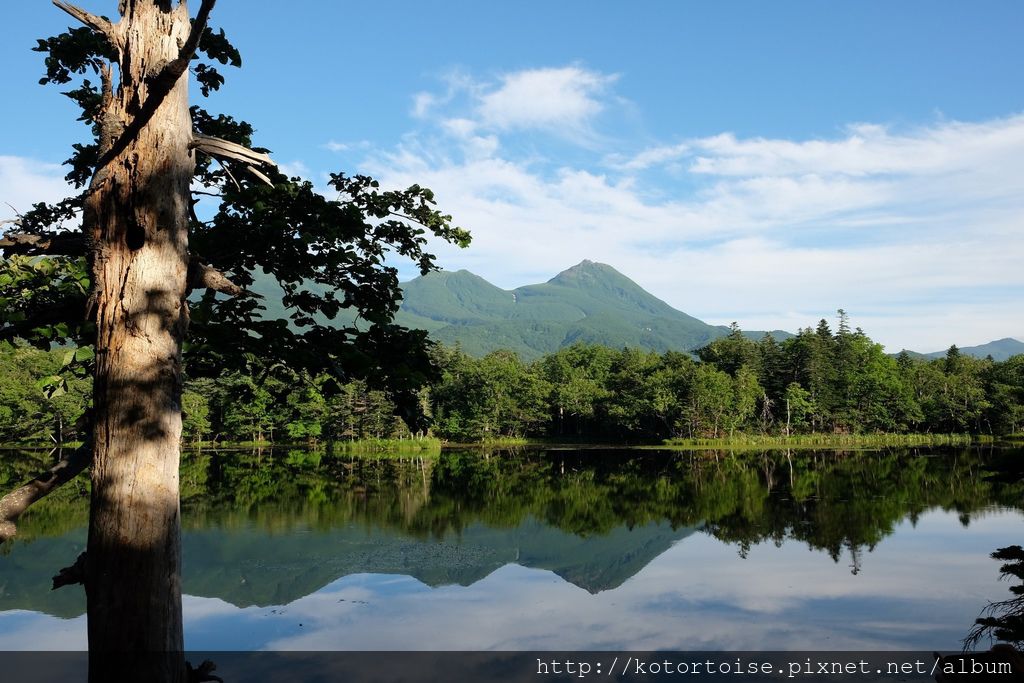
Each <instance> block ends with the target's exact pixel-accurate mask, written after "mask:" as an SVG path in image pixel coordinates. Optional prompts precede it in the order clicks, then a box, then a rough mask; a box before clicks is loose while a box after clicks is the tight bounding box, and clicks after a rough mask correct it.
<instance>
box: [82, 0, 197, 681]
mask: <svg viewBox="0 0 1024 683" xmlns="http://www.w3.org/2000/svg"><path fill="white" fill-rule="evenodd" d="M205 5H206V3H204V9H205ZM120 9H121V13H122V19H121V21H120V22H118V23H117V24H116V25H114V26H113V27H112V28H111V31H112V32H113V36H112V38H113V42H114V43H115V45H116V47H117V48H118V52H119V55H120V57H119V72H120V83H119V85H118V88H117V90H116V92H113V93H112V95H111V96H110V97H109V98H107V100H106V101H105V102H104V107H103V111H102V131H103V134H102V136H101V140H100V145H101V155H100V158H101V162H100V167H99V168H98V169H97V172H96V175H95V176H94V177H93V180H92V183H91V185H90V189H89V194H88V197H87V199H86V202H85V206H84V213H83V228H84V230H85V232H86V235H87V236H88V237H90V238H91V244H92V251H91V254H90V256H89V258H90V267H91V273H92V278H93V299H92V300H93V302H94V305H95V312H96V335H97V336H96V370H95V384H94V398H93V400H94V419H95V422H94V430H93V448H94V451H93V465H92V501H91V507H90V519H89V541H88V551H87V562H86V580H85V587H86V595H87V604H88V633H89V653H90V655H89V680H90V681H93V682H99V681H105V682H107V681H121V680H138V681H160V682H172V683H178V682H180V681H184V680H185V676H186V667H185V662H184V655H183V636H182V616H181V528H180V527H181V525H180V513H179V501H178V468H179V458H180V439H181V390H182V386H181V384H182V383H181V347H182V341H183V340H184V337H185V332H186V329H187V327H188V309H187V306H186V290H187V274H188V263H189V252H188V225H189V184H190V182H191V179H192V175H193V171H194V169H195V164H194V159H193V156H192V152H191V151H190V149H189V144H190V143H191V137H192V123H191V118H190V115H189V109H188V76H187V72H185V73H184V74H183V73H182V72H181V71H178V70H177V68H176V65H180V61H176V60H180V59H181V58H182V56H183V52H184V51H185V50H187V49H188V43H189V41H188V37H189V35H190V19H189V15H188V11H187V8H186V6H185V3H184V2H181V3H180V4H179V3H177V2H171V0H121V2H120ZM199 23H200V22H198V21H197V26H198V24H199ZM199 29H200V30H201V27H199ZM193 48H194V46H193ZM185 59H186V60H187V59H188V56H187V55H186V56H185ZM175 73H177V75H175Z"/></svg>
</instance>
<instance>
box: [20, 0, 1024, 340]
mask: <svg viewBox="0 0 1024 683" xmlns="http://www.w3.org/2000/svg"><path fill="white" fill-rule="evenodd" d="M83 2H84V4H85V5H86V6H87V8H88V9H90V10H92V11H95V12H98V13H106V14H108V15H113V14H114V7H115V5H116V3H114V2H112V1H111V0H92V1H88V0H83ZM193 4H196V3H193ZM213 23H214V25H215V26H223V27H224V28H225V29H226V31H227V33H228V35H229V37H230V38H231V39H232V40H233V41H234V42H235V44H236V45H237V46H238V47H239V48H240V49H241V51H242V54H243V59H244V62H245V65H244V67H243V69H241V70H228V73H226V76H227V77H228V83H227V85H226V86H225V88H224V89H223V90H222V91H221V93H218V94H216V95H215V96H214V97H213V98H212V99H211V100H210V101H208V102H207V103H206V105H207V106H208V108H210V109H211V110H213V111H225V112H229V113H232V114H235V115H236V116H240V117H243V118H246V119H247V120H249V121H251V122H252V123H254V124H255V126H256V127H257V130H258V142H259V144H261V145H264V146H266V147H269V148H270V149H272V150H273V152H274V156H275V158H276V159H277V160H278V161H279V162H280V163H282V164H284V165H285V166H286V168H288V169H290V170H292V171H294V172H297V173H301V174H303V175H306V176H308V177H310V178H311V179H312V180H314V181H315V182H317V183H319V184H323V180H324V177H325V174H326V173H327V172H330V171H338V170H346V171H350V172H351V171H362V172H371V173H373V174H374V175H376V176H378V177H379V178H380V179H381V180H382V181H383V182H384V184H386V185H388V184H389V185H404V184H410V183H412V182H417V183H420V184H423V185H426V186H429V187H432V188H433V189H434V190H435V191H436V192H437V196H438V199H439V202H440V205H441V207H442V208H443V209H445V210H446V211H447V212H449V213H451V214H453V215H454V216H455V219H456V222H458V223H459V224H461V225H463V226H464V227H467V228H469V229H470V230H471V231H472V232H473V234H474V244H473V246H472V247H470V249H468V250H465V251H460V250H456V249H449V248H441V249H440V250H439V253H440V255H441V263H442V265H444V266H445V267H447V268H451V269H457V268H469V269H470V270H473V271H474V272H476V273H478V274H479V275H482V276H483V277H486V278H487V279H489V280H491V281H492V282H494V283H495V284H498V285H500V286H503V287H506V288H512V287H515V286H518V285H522V284H527V283H532V282H537V281H542V280H545V279H547V278H549V277H551V276H552V275H554V274H555V273H556V272H558V271H560V270H562V269H564V268H566V267H568V266H570V265H572V264H574V263H576V262H578V261H580V260H582V259H584V258H590V259H593V260H597V261H602V262H605V263H609V264H611V265H613V266H615V267H616V268H618V269H619V270H621V271H622V272H623V273H625V274H626V275H628V276H629V277H631V278H633V279H634V280H636V281H637V282H638V283H639V284H641V285H642V286H644V287H645V288H647V289H648V290H650V291H652V292H653V293H655V294H656V295H658V296H659V297H661V298H663V299H665V300H666V301H668V302H669V303H670V304H672V305H673V306H675V307H677V308H679V309H681V310H684V311H686V312H687V313H690V314H691V315H695V316H697V317H699V318H702V319H705V320H708V321H709V322H715V323H728V322H731V321H732V320H737V321H739V322H740V324H741V326H743V327H745V328H747V329H764V328H784V329H790V330H792V329H795V328H797V327H801V326H806V325H809V324H813V323H814V322H815V321H816V320H817V319H818V318H820V317H823V316H825V317H833V316H834V312H835V309H837V308H840V307H842V308H844V309H846V310H847V311H848V312H849V313H850V315H851V316H852V320H853V323H854V324H855V325H860V326H862V327H863V328H864V329H865V330H866V331H867V332H868V333H869V334H870V335H871V336H872V337H873V338H875V339H876V340H878V341H881V342H883V343H884V344H886V346H887V347H888V348H890V349H892V350H896V349H899V348H901V347H909V348H914V349H918V350H923V351H930V350H937V349H941V348H944V347H945V346H948V344H949V343H951V342H956V343H958V344H961V345H968V344H976V343H982V342H985V341H989V340H991V339H996V338H999V337H1005V336H1014V337H1017V338H1020V339H1024V268H1021V267H1020V263H1019V262H1020V258H1021V255H1022V253H1024V41H1021V40H1020V35H1021V34H1022V29H1024V5H1022V4H1021V3H1018V2H989V3H984V4H975V3H970V4H969V3H952V2H901V3H890V2H829V3H824V2H786V3H782V2H774V3H768V2H714V3H712V2H704V3H696V2H688V3H684V2H647V3H629V4H626V3H610V2H582V1H565V2H559V3H541V2H516V3H512V2H505V3H480V2H445V3H413V2H380V3H374V4H373V5H372V6H370V7H369V8H367V7H366V6H364V5H355V4H353V3H343V2H313V1H311V0H299V1H297V2H293V3H280V2H270V1H259V0H255V1H251V2H246V3H238V2H227V0H221V2H220V3H219V4H218V6H217V8H216V9H215V11H214V15H213ZM67 24H68V22H67V21H66V20H65V15H64V14H63V13H61V12H60V11H58V10H57V9H55V8H53V7H52V6H51V5H50V3H48V2H45V1H43V0H33V1H32V2H21V3H14V4H12V6H11V7H10V8H7V14H6V21H5V23H4V27H3V29H0V30H2V32H3V35H2V38H3V39H2V40H0V55H2V58H3V63H4V64H5V67H6V68H5V69H4V76H3V85H4V92H5V94H6V96H7V102H8V106H7V107H5V112H4V120H5V124H6V125H4V126H3V127H2V128H0V200H3V201H6V202H9V203H10V204H12V205H13V206H14V207H16V208H18V209H24V208H27V206H28V205H29V204H30V203H31V202H33V201H38V200H41V199H53V198H56V196H57V195H59V194H60V193H61V191H62V188H61V185H60V181H59V179H60V176H61V175H62V173H61V171H60V169H59V168H56V164H59V163H60V161H62V160H63V159H65V158H66V157H67V156H68V149H69V146H70V144H71V143H72V142H75V141H76V140H78V139H79V138H80V136H81V133H82V129H81V127H80V125H81V124H77V123H75V121H74V118H75V113H74V111H73V109H72V106H71V104H70V103H69V102H68V103H65V101H64V98H61V97H60V96H59V95H58V94H57V91H56V89H54V88H43V87H40V86H38V85H37V84H36V80H37V79H38V77H39V75H40V73H41V70H42V64H41V59H40V55H39V54H37V53H33V52H31V51H30V49H29V48H30V47H31V46H32V44H33V43H34V39H35V38H36V37H41V36H45V35H50V34H52V33H55V32H58V31H60V30H62V29H63V28H64V27H65V26H66V25H67ZM196 96H197V97H198V95H196ZM12 103H18V106H12ZM0 206H2V205H0ZM10 213H11V212H10V209H8V208H7V207H6V206H3V207H2V208H0V218H6V217H8V216H9V215H10ZM410 274H411V273H410Z"/></svg>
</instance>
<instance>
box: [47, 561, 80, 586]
mask: <svg viewBox="0 0 1024 683" xmlns="http://www.w3.org/2000/svg"><path fill="white" fill-rule="evenodd" d="M85 562H86V555H85V553H84V552H83V553H81V554H80V555H79V556H78V559H76V560H75V563H74V564H73V565H71V566H70V567H64V568H63V569H61V570H60V571H59V572H57V574H56V576H54V577H53V588H51V589H50V590H57V589H58V588H61V587H62V586H70V585H72V584H76V583H80V584H83V585H84V584H85Z"/></svg>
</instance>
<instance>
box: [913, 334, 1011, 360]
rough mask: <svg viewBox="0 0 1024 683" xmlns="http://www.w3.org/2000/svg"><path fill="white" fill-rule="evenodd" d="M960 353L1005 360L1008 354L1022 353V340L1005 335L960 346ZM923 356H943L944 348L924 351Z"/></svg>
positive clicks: (944, 353)
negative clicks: (929, 351)
mask: <svg viewBox="0 0 1024 683" xmlns="http://www.w3.org/2000/svg"><path fill="white" fill-rule="evenodd" d="M960 353H962V354H963V355H965V356H974V357H975V358H985V357H986V356H992V359H993V360H1006V359H1007V358H1009V357H1010V356H1016V355H1018V354H1021V353H1024V342H1021V341H1018V340H1016V339H1013V338H1012V337H1005V338H1003V339H997V340H996V341H990V342H989V343H987V344H981V345H980V346H963V347H960ZM924 356H925V357H926V358H945V356H946V350H942V351H934V352H932V353H926V354H924Z"/></svg>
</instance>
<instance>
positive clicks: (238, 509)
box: [0, 449, 1024, 651]
mask: <svg viewBox="0 0 1024 683" xmlns="http://www.w3.org/2000/svg"><path fill="white" fill-rule="evenodd" d="M41 464H45V458H44V456H41V455H39V454H36V455H34V456H33V455H29V454H20V455H19V454H15V453H12V452H6V453H4V454H3V455H2V456H0V483H2V484H3V485H4V488H5V489H6V488H10V486H11V485H12V484H16V483H18V482H20V481H21V480H22V479H23V478H24V477H25V475H27V474H28V473H30V472H32V471H34V470H37V469H39V467H40V465H41ZM5 480H6V483H5ZM85 486H86V484H85V483H84V482H83V481H81V480H79V481H77V482H75V483H73V484H71V485H69V486H66V487H64V488H63V489H61V490H59V491H58V492H56V493H55V494H54V495H53V496H51V499H49V500H47V501H45V502H44V503H41V504H39V505H37V506H36V508H34V509H33V510H31V511H30V512H29V513H28V514H27V515H26V516H25V518H24V519H23V520H22V522H21V523H20V524H19V536H18V537H17V538H16V539H15V540H14V541H13V542H10V543H8V544H6V545H5V546H0V650H20V649H41V650H44V649H84V648H85V646H86V636H85V617H84V611H85V598H84V594H83V591H82V590H81V588H80V587H68V588H62V589H60V590H59V591H55V592H51V591H50V590H49V582H50V577H51V576H52V575H53V574H54V573H55V572H56V570H57V569H59V568H60V567H63V566H66V565H68V564H70V563H71V562H73V561H74V559H75V558H76V557H77V555H78V553H79V552H81V550H82V549H84V545H85V538H86V520H87V514H88V510H87V503H88V498H87V492H86V490H85ZM1022 510H1024V451H1022V450H1020V449H1016V450H1013V449H959V450H941V449H919V450H914V451H909V450H906V449H903V450H885V451H860V452H837V451H793V452H790V453H787V452H785V451H769V452H763V453H759V452H737V453H728V452H721V451H718V452H715V451H704V452H696V453H679V452H668V451H650V450H642V451H641V450H615V449H585V450H581V449H564V450H559V449H547V450H522V451H472V452H454V451H453V452H449V451H445V452H444V453H442V454H441V455H439V456H438V455H435V456H429V457H424V458H397V457H394V458H367V457H353V456H348V455H329V454H325V453H315V452H307V451H300V450H283V451H282V450H275V451H265V452H263V453H259V454H253V453H247V452H237V451H236V452H212V451H211V452H203V453H190V454H186V456H185V459H184V462H183V466H182V516H183V525H184V538H183V544H184V592H185V593H186V597H185V598H184V610H185V633H186V646H187V647H188V648H190V649H202V650H256V649H282V650H291V649H299V650H434V649H442V650H491V649H498V650H535V649H541V650H546V649H552V650H554V649H557V650H656V649H671V650H740V649H742V650H760V649H765V650H800V649H819V650H843V649H848V650H854V649H856V650H879V649H883V650H884V649H901V650H929V651H930V650H940V651H950V650H957V649H959V647H960V641H961V639H962V638H963V637H964V636H965V635H966V634H967V632H968V630H969V629H970V627H971V626H972V624H973V622H974V619H975V617H977V616H978V614H979V612H980V611H981V610H982V608H983V607H985V606H986V604H988V602H990V601H996V600H1004V599H1006V598H1007V597H1009V591H1008V587H1009V584H1007V583H1006V582H1000V581H998V580H997V579H998V570H999V563H998V562H997V561H994V560H992V559H990V557H989V554H990V553H991V552H992V551H994V550H996V549H997V548H1000V547H1004V546H1007V545H1013V544H1024V512H1022Z"/></svg>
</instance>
